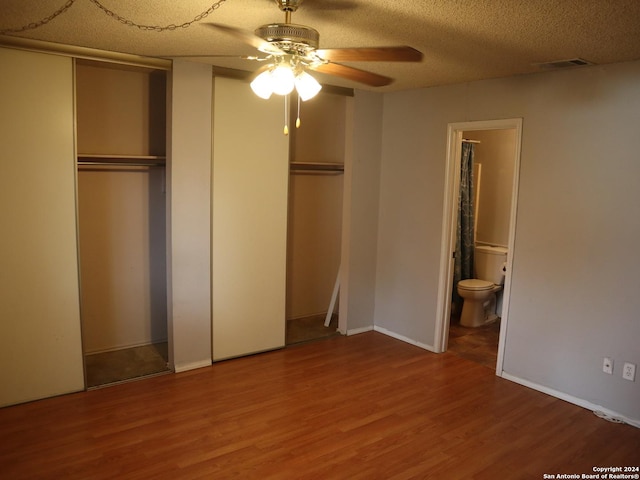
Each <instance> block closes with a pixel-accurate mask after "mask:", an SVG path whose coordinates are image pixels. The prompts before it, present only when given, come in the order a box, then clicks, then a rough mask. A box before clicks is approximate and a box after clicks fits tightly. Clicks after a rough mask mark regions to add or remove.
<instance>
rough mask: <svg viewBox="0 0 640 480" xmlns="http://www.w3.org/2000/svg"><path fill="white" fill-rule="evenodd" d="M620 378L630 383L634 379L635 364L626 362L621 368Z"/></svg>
mask: <svg viewBox="0 0 640 480" xmlns="http://www.w3.org/2000/svg"><path fill="white" fill-rule="evenodd" d="M622 378H624V379H625V380H630V381H632V382H634V381H635V379H636V365H635V363H629V362H626V363H625V364H624V367H622Z"/></svg>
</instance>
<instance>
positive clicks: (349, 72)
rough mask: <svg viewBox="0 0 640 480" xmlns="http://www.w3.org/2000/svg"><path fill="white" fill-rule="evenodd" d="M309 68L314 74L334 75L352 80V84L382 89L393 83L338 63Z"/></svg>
mask: <svg viewBox="0 0 640 480" xmlns="http://www.w3.org/2000/svg"><path fill="white" fill-rule="evenodd" d="M310 68H311V69H312V70H315V71H316V72H320V73H326V74H328V75H335V76H337V77H342V78H346V79H348V80H353V81H354V82H359V83H364V84H365V85H369V86H371V87H384V86H385V85H389V84H390V83H391V82H393V78H389V77H385V76H383V75H378V74H377V73H372V72H367V71H365V70H360V69H357V68H353V67H347V66H346V65H340V64H339V63H321V64H319V65H314V66H311V67H310Z"/></svg>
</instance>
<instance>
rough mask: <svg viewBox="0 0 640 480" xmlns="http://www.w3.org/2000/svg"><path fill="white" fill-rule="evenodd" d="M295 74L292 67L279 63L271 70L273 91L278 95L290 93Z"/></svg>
mask: <svg viewBox="0 0 640 480" xmlns="http://www.w3.org/2000/svg"><path fill="white" fill-rule="evenodd" d="M294 80H295V79H294V76H293V71H292V70H291V68H289V67H287V66H285V65H278V66H277V67H276V68H274V69H273V71H272V72H271V82H272V88H273V93H275V94H276V95H288V94H290V93H291V91H292V90H293V87H294Z"/></svg>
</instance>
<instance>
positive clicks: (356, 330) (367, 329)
mask: <svg viewBox="0 0 640 480" xmlns="http://www.w3.org/2000/svg"><path fill="white" fill-rule="evenodd" d="M371 330H373V325H371V326H369V327H363V328H353V329H351V330H347V336H351V335H358V334H359V333H365V332H370V331H371Z"/></svg>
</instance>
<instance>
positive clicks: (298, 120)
mask: <svg viewBox="0 0 640 480" xmlns="http://www.w3.org/2000/svg"><path fill="white" fill-rule="evenodd" d="M296 128H300V95H298V118H296Z"/></svg>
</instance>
